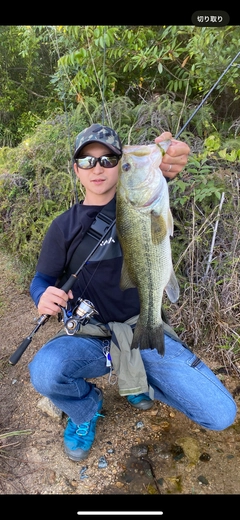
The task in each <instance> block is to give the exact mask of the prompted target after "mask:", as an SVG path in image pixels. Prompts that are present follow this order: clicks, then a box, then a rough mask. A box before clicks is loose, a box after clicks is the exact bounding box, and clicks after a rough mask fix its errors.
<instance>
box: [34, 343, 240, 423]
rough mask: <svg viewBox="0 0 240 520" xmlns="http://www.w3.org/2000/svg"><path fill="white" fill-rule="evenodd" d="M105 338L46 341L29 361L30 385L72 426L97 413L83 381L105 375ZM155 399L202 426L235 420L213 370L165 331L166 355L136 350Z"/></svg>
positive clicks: (88, 385) (89, 387) (227, 395)
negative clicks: (69, 421)
mask: <svg viewBox="0 0 240 520" xmlns="http://www.w3.org/2000/svg"><path fill="white" fill-rule="evenodd" d="M104 342H106V340H102V339H99V338H95V337H91V338H89V337H85V338H84V337H79V336H60V337H58V338H54V339H53V340H51V341H50V342H48V343H46V344H45V345H44V346H43V347H42V348H41V349H40V350H39V351H38V352H37V354H36V355H35V356H34V358H33V360H32V361H31V363H30V364H29V369H30V376H31V382H32V384H33V386H34V387H35V389H36V390H37V391H38V392H39V393H40V394H42V395H44V396H46V397H48V398H49V399H51V401H52V402H53V403H54V404H55V405H56V406H57V407H58V408H60V409H61V410H62V411H63V412H65V413H66V414H67V415H68V416H69V417H70V418H71V419H72V421H73V422H74V423H75V424H81V423H83V422H86V421H90V420H91V418H92V417H93V415H94V414H95V412H96V411H97V406H98V401H97V394H96V392H95V391H94V385H93V384H92V383H91V382H88V381H86V379H91V378H96V377H100V376H103V375H105V374H108V373H109V370H110V369H109V368H108V367H106V357H105V355H104V353H103V347H104ZM141 355H142V359H143V362H144V366H145V370H146V374H147V378H148V382H149V383H150V385H151V386H152V387H153V389H154V398H155V399H157V400H159V401H161V402H162V403H166V404H167V405H169V406H171V407H173V408H175V409H176V410H179V411H181V412H182V413H184V414H185V415H186V416H187V417H189V418H190V419H191V420H192V421H195V422H196V423H198V424H199V425H201V426H203V427H204V428H208V429H211V430H223V429H225V428H227V427H228V426H230V425H231V424H232V423H233V422H234V419H235V416H236V412H237V407H236V404H235V402H234V400H233V398H232V396H231V394H230V393H229V392H228V390H227V389H226V388H225V387H224V385H223V384H222V383H221V382H220V380H219V379H218V378H217V377H216V376H215V375H214V374H213V372H212V371H211V370H210V369H209V368H208V367H207V366H206V365H205V364H204V363H203V362H202V361H201V360H200V359H199V358H197V356H196V355H195V354H194V353H192V352H191V351H190V350H188V349H187V348H186V347H184V346H183V345H182V344H181V343H179V342H178V341H175V340H173V339H172V338H170V337H169V336H166V335H165V355H164V356H161V355H160V354H159V353H158V352H157V350H156V349H153V350H151V349H147V350H141Z"/></svg>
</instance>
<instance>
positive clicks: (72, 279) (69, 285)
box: [61, 274, 77, 293]
mask: <svg viewBox="0 0 240 520" xmlns="http://www.w3.org/2000/svg"><path fill="white" fill-rule="evenodd" d="M76 279H77V276H76V275H75V274H71V276H70V277H69V278H68V280H67V281H66V282H65V284H64V285H63V286H62V287H61V289H62V290H63V291H64V292H65V293H68V291H70V289H71V288H72V286H73V284H74V283H75V282H76Z"/></svg>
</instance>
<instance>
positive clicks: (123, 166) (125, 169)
mask: <svg viewBox="0 0 240 520" xmlns="http://www.w3.org/2000/svg"><path fill="white" fill-rule="evenodd" d="M122 169H123V171H124V172H129V170H130V169H131V164H130V163H128V162H127V163H124V164H123V165H122Z"/></svg>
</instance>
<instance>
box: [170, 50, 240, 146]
mask: <svg viewBox="0 0 240 520" xmlns="http://www.w3.org/2000/svg"><path fill="white" fill-rule="evenodd" d="M238 56H240V51H239V52H238V53H237V54H236V56H235V58H233V60H232V61H231V63H229V65H228V66H227V67H226V69H225V70H224V71H223V72H222V74H221V76H219V78H218V80H217V81H216V83H214V85H213V86H212V88H211V89H210V90H209V92H208V93H207V95H206V96H205V97H204V98H203V99H202V101H201V103H200V104H199V105H198V107H197V108H196V109H195V110H194V111H193V113H192V115H191V116H190V117H189V119H188V120H187V121H186V123H185V124H184V125H183V127H182V128H181V130H179V132H178V133H177V134H176V136H175V139H178V137H179V136H180V134H181V133H182V132H183V130H185V128H186V126H187V125H188V123H189V122H190V121H191V119H192V118H193V117H194V116H195V114H196V113H197V112H198V110H199V109H200V108H201V107H202V106H203V104H204V103H205V101H206V100H207V98H208V97H209V96H210V94H211V93H212V91H213V90H214V89H215V88H216V87H217V85H218V83H220V81H221V79H222V78H223V76H225V74H226V72H227V71H228V70H229V69H230V67H231V66H232V64H233V63H234V61H236V59H237V58H238Z"/></svg>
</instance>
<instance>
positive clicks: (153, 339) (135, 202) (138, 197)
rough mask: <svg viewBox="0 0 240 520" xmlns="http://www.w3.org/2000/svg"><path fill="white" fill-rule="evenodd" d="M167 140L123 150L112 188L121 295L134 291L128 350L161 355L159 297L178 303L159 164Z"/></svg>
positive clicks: (165, 192)
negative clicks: (136, 314)
mask: <svg viewBox="0 0 240 520" xmlns="http://www.w3.org/2000/svg"><path fill="white" fill-rule="evenodd" d="M169 145H170V141H163V142H161V143H160V144H158V145H157V144H152V145H135V146H130V145H127V146H124V148H123V156H122V159H121V165H120V172H119V180H118V186H117V206H116V224H117V226H116V227H117V232H118V237H119V241H120V244H121V248H122V252H123V266H122V273H121V279H120V288H121V289H122V290H125V289H128V288H130V287H137V289H138V293H139V299H140V314H139V317H138V321H137V324H136V327H135V330H134V335H133V341H132V345H131V348H138V347H139V348H140V349H147V348H151V349H153V348H156V349H157V350H158V352H159V353H160V354H162V355H164V332H163V322H162V316H161V307H162V298H163V292H164V290H165V291H166V293H167V295H168V298H169V299H170V301H171V302H176V301H177V300H178V298H179V285H178V282H177V279H176V276H175V273H174V271H173V265H172V254H171V244H170V236H172V235H173V217H172V213H171V210H170V207H169V193H168V185H167V181H166V179H165V177H164V176H163V174H162V172H161V170H160V168H159V165H160V164H161V162H162V156H163V154H164V153H165V152H166V150H167V148H168V146H169Z"/></svg>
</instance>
